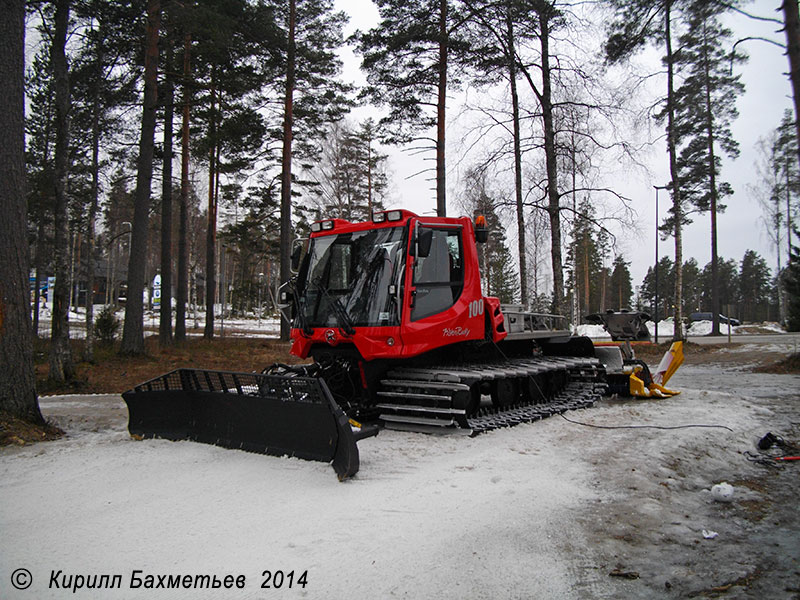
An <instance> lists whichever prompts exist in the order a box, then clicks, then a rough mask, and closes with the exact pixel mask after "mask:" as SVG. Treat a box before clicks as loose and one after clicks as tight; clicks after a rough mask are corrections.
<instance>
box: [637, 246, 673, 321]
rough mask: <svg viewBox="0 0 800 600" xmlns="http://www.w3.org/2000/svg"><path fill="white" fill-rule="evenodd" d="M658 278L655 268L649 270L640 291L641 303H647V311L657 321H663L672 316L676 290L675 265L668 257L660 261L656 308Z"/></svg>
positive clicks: (663, 257)
mask: <svg viewBox="0 0 800 600" xmlns="http://www.w3.org/2000/svg"><path fill="white" fill-rule="evenodd" d="M655 279H656V276H655V270H654V269H653V267H649V268H648V269H647V274H646V275H645V276H644V279H643V280H642V287H641V288H640V289H639V296H640V298H641V301H642V302H644V303H645V305H646V310H648V311H649V312H650V313H651V314H650V316H651V317H652V318H653V319H654V320H655V319H656V318H657V319H658V320H659V321H663V320H664V319H665V318H666V317H669V316H670V315H671V314H672V311H671V310H670V308H671V307H672V306H674V305H673V303H672V299H673V295H672V291H673V290H674V289H675V263H673V262H672V259H671V258H669V257H668V256H662V257H661V259H660V260H659V261H658V306H656V304H655V302H656V281H655Z"/></svg>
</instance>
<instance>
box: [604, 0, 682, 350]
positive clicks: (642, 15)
mask: <svg viewBox="0 0 800 600" xmlns="http://www.w3.org/2000/svg"><path fill="white" fill-rule="evenodd" d="M687 1H688V0H664V1H663V2H651V1H650V0H608V2H609V4H610V5H611V6H612V7H613V8H614V9H615V10H616V15H617V18H616V20H615V21H614V22H612V24H611V27H610V34H609V36H608V40H607V41H606V47H605V50H606V59H607V60H608V61H609V62H612V63H613V62H617V61H620V60H622V59H623V58H626V57H629V56H631V55H632V54H633V53H634V52H636V51H638V50H639V49H641V48H642V47H643V46H644V45H645V44H647V43H648V42H654V43H656V44H659V45H660V44H661V43H662V42H663V44H664V50H665V55H664V58H663V63H664V65H665V66H666V69H667V89H666V97H665V99H664V106H663V110H662V111H661V113H660V115H657V117H659V118H660V119H661V120H662V121H665V122H666V134H667V135H666V142H667V155H668V157H669V173H670V183H669V186H668V187H669V188H670V194H671V196H672V207H671V208H670V213H671V217H670V220H668V223H669V225H668V227H669V228H670V229H671V233H672V234H673V237H674V239H675V272H674V278H673V281H674V283H675V287H674V290H673V298H674V305H675V306H676V307H677V310H678V314H677V317H678V318H676V319H675V327H674V330H673V339H674V340H680V339H682V338H683V326H682V323H681V321H682V314H681V312H680V311H681V308H682V305H683V226H684V224H685V223H686V218H685V211H686V209H685V206H684V202H685V201H684V199H683V191H682V181H681V174H680V172H679V168H678V157H677V148H678V141H679V134H678V131H677V123H676V100H677V99H676V91H675V75H676V73H675V71H676V68H675V61H676V56H677V54H678V53H677V52H675V51H674V49H673V46H674V44H673V36H672V28H673V20H674V18H675V13H676V12H677V9H680V8H682V7H684V6H685V5H686V3H687ZM659 287H660V286H659Z"/></svg>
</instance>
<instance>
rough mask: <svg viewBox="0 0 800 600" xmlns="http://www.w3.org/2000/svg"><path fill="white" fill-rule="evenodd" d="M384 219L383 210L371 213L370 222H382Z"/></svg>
mask: <svg viewBox="0 0 800 600" xmlns="http://www.w3.org/2000/svg"><path fill="white" fill-rule="evenodd" d="M385 220H386V213H385V212H374V213H372V222H373V223H383V222H384V221H385Z"/></svg>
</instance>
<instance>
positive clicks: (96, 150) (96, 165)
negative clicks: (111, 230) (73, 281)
mask: <svg viewBox="0 0 800 600" xmlns="http://www.w3.org/2000/svg"><path fill="white" fill-rule="evenodd" d="M100 52H101V53H100V54H99V55H98V56H97V57H96V58H97V72H96V73H95V78H96V79H95V85H96V88H95V90H94V91H95V97H94V99H93V102H94V106H93V107H92V203H91V204H90V205H89V218H88V222H87V224H86V344H85V345H84V349H83V357H84V360H86V361H88V362H94V268H95V262H94V253H95V235H96V232H95V222H96V221H97V209H98V204H99V201H100V85H101V83H100V82H101V77H102V68H103V67H102V64H103V61H102V51H100Z"/></svg>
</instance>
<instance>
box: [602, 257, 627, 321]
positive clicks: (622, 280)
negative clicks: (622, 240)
mask: <svg viewBox="0 0 800 600" xmlns="http://www.w3.org/2000/svg"><path fill="white" fill-rule="evenodd" d="M629 264H630V263H629V262H626V261H625V259H624V258H623V256H622V255H621V254H618V255H617V256H615V257H614V270H613V271H612V272H611V281H610V288H611V289H610V293H609V302H608V303H607V304H606V306H605V307H604V308H612V307H615V308H618V309H623V308H631V299H632V297H633V286H632V284H631V272H630V270H628V265H629Z"/></svg>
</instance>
